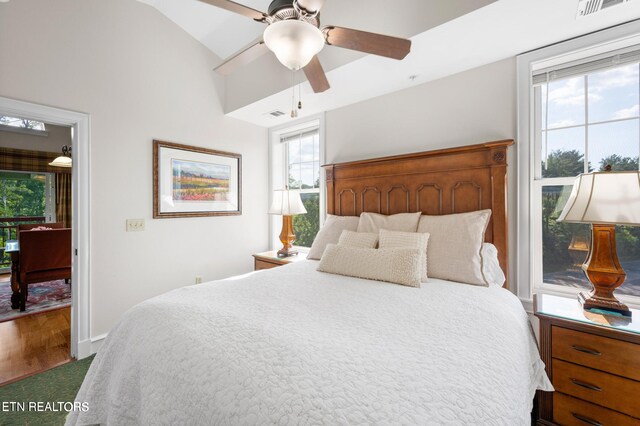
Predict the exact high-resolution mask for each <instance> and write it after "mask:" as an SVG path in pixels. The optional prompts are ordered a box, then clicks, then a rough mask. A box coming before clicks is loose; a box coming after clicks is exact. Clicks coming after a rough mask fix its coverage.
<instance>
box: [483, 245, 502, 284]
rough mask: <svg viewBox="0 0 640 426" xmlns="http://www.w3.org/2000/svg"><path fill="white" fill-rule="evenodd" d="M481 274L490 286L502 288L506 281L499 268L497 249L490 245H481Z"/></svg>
mask: <svg viewBox="0 0 640 426" xmlns="http://www.w3.org/2000/svg"><path fill="white" fill-rule="evenodd" d="M482 272H483V273H484V277H485V279H486V280H487V282H488V283H489V285H490V286H496V287H502V286H503V285H504V282H505V281H506V280H507V278H506V277H505V276H504V271H503V270H502V268H501V267H500V261H499V260H498V249H497V248H496V246H494V245H493V244H491V243H483V244H482Z"/></svg>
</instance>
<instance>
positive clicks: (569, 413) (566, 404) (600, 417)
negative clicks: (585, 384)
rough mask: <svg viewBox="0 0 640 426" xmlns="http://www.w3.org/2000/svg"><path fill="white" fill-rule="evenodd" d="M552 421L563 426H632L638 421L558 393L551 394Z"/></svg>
mask: <svg viewBox="0 0 640 426" xmlns="http://www.w3.org/2000/svg"><path fill="white" fill-rule="evenodd" d="M553 421H554V422H555V423H557V424H559V425H563V426H589V425H591V426H597V425H602V426H632V425H636V426H637V425H638V420H636V419H634V418H632V417H629V416H625V415H624V414H620V413H618V412H615V411H611V410H608V409H606V408H602V407H600V406H598V405H595V404H591V403H589V402H586V401H582V400H580V399H576V398H572V397H570V396H567V395H565V394H563V393H560V392H554V393H553Z"/></svg>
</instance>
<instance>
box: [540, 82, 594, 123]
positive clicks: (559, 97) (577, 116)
mask: <svg viewBox="0 0 640 426" xmlns="http://www.w3.org/2000/svg"><path fill="white" fill-rule="evenodd" d="M584 93H585V92H584V77H574V78H568V79H565V80H558V81H552V82H551V83H549V98H548V108H549V112H548V117H547V119H548V122H549V125H548V128H549V129H555V128H559V127H567V126H576V125H580V124H584V119H585V109H584V107H585V96H584ZM545 95H546V92H545ZM543 101H545V99H543Z"/></svg>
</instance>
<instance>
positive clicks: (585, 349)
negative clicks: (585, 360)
mask: <svg viewBox="0 0 640 426" xmlns="http://www.w3.org/2000/svg"><path fill="white" fill-rule="evenodd" d="M571 347H572V348H573V349H574V350H576V351H578V352H583V353H585V354H589V355H595V356H600V355H602V354H601V353H600V352H598V351H596V350H593V349H589V348H585V347H583V346H578V345H571Z"/></svg>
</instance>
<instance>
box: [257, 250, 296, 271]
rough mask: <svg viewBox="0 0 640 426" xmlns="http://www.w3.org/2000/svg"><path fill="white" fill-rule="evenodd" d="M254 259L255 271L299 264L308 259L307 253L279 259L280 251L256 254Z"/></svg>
mask: <svg viewBox="0 0 640 426" xmlns="http://www.w3.org/2000/svg"><path fill="white" fill-rule="evenodd" d="M253 257H254V268H253V269H254V270H256V271H259V270H261V269H271V268H276V267H278V266H282V265H286V264H287V263H292V262H299V261H301V260H305V259H306V258H307V253H298V255H297V256H291V257H278V251H277V250H273V251H265V252H264V253H256V254H254V255H253Z"/></svg>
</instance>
